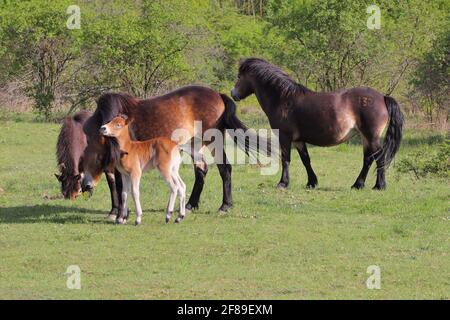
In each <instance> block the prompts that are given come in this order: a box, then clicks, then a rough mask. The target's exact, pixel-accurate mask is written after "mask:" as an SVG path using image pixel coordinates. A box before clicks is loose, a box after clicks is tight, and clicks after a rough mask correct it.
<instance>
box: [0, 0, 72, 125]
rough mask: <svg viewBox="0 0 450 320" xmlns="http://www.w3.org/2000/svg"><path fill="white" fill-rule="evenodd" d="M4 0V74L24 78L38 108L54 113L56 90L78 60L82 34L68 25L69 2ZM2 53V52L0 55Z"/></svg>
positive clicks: (1, 15)
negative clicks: (9, 0)
mask: <svg viewBox="0 0 450 320" xmlns="http://www.w3.org/2000/svg"><path fill="white" fill-rule="evenodd" d="M49 4H50V3H49V1H45V0H34V1H20V2H5V3H4V4H3V6H2V10H1V11H0V25H1V27H0V28H1V30H2V32H1V40H0V41H1V44H2V47H4V48H6V50H5V51H3V54H2V55H1V56H0V59H1V61H2V62H3V64H5V63H6V64H7V68H6V70H5V75H6V76H5V77H7V78H11V77H17V76H19V77H21V78H23V81H24V82H25V83H26V84H25V91H26V93H27V95H29V96H30V97H32V98H33V100H34V108H35V110H36V111H37V112H38V113H39V114H40V115H42V116H44V117H45V118H46V119H48V118H49V117H50V115H51V112H52V109H53V107H54V102H55V97H56V95H57V91H58V89H59V88H60V86H61V84H62V83H63V81H64V80H63V76H64V73H65V71H66V70H67V69H68V67H69V65H70V63H71V62H72V61H74V60H75V59H77V57H78V55H79V50H78V49H79V48H78V44H79V42H78V41H77V38H78V37H79V36H80V33H79V32H77V31H76V30H69V29H68V28H67V27H66V20H67V18H68V16H67V14H66V8H67V7H68V6H69V5H70V3H69V2H68V1H55V2H52V5H49ZM1 53H2V52H0V54H1Z"/></svg>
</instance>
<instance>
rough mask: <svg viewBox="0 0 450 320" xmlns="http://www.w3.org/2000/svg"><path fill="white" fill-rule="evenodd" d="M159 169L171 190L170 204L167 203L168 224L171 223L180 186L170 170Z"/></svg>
mask: <svg viewBox="0 0 450 320" xmlns="http://www.w3.org/2000/svg"><path fill="white" fill-rule="evenodd" d="M158 169H159V172H161V175H162V176H163V178H164V180H166V183H167V185H168V186H169V190H170V196H169V202H168V203H167V208H166V223H168V222H169V221H170V218H171V217H172V213H173V209H174V207H175V200H176V199H177V192H178V184H177V182H176V181H174V177H173V175H172V172H171V170H170V168H161V167H158Z"/></svg>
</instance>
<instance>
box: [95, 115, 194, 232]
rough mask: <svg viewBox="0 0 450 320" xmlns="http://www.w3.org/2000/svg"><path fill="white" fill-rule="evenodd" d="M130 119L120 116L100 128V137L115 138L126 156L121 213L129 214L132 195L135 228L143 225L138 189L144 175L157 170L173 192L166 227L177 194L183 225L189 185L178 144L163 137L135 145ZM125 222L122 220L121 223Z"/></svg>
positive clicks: (119, 168)
mask: <svg viewBox="0 0 450 320" xmlns="http://www.w3.org/2000/svg"><path fill="white" fill-rule="evenodd" d="M129 123H130V121H129V119H128V117H127V116H125V115H119V116H117V117H115V118H114V119H112V120H111V122H109V123H107V124H105V125H103V126H102V127H101V128H100V132H101V134H103V135H104V136H107V137H114V138H116V139H117V141H118V142H119V146H120V150H122V152H123V156H122V158H121V159H120V164H119V165H118V166H117V169H118V170H119V171H120V173H121V174H122V177H123V178H124V186H123V190H122V206H123V209H122V210H124V211H125V210H127V198H128V194H129V193H130V191H131V193H132V196H133V200H134V204H135V206H136V225H140V224H141V221H142V207H141V201H140V191H139V185H140V182H141V176H142V172H143V171H146V170H149V169H153V168H157V169H158V171H159V172H160V173H161V176H162V177H163V178H164V180H165V181H166V183H167V185H168V186H169V189H170V198H169V202H168V204H167V209H166V223H168V222H169V221H170V217H171V216H172V212H173V209H174V206H175V200H176V197H177V194H178V195H179V197H180V214H179V216H178V218H177V219H176V220H175V222H177V223H178V222H180V221H181V220H183V219H184V216H185V210H186V208H185V207H184V206H185V198H186V185H185V184H184V182H183V180H182V179H181V177H180V175H179V173H178V171H179V169H180V164H181V154H180V149H179V148H178V144H177V143H176V142H174V141H172V140H170V139H169V138H166V137H160V138H154V139H150V140H146V141H132V140H131V137H130V132H129V130H128V126H129ZM125 222H126V220H123V219H122V218H119V220H118V223H125Z"/></svg>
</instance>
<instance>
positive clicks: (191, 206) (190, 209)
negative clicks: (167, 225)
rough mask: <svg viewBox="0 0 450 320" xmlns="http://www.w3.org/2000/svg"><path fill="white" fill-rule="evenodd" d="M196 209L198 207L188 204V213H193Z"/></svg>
mask: <svg viewBox="0 0 450 320" xmlns="http://www.w3.org/2000/svg"><path fill="white" fill-rule="evenodd" d="M195 209H198V205H192V204H190V203H188V204H187V205H186V211H187V212H192V211H194V210H195Z"/></svg>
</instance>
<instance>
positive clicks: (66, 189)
mask: <svg viewBox="0 0 450 320" xmlns="http://www.w3.org/2000/svg"><path fill="white" fill-rule="evenodd" d="M60 170H61V172H62V173H61V174H56V173H55V177H56V179H58V181H59V183H60V184H61V193H62V194H63V196H64V198H65V199H70V200H75V198H76V197H78V195H79V194H80V193H81V179H82V174H79V173H67V172H65V170H64V164H60Z"/></svg>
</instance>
